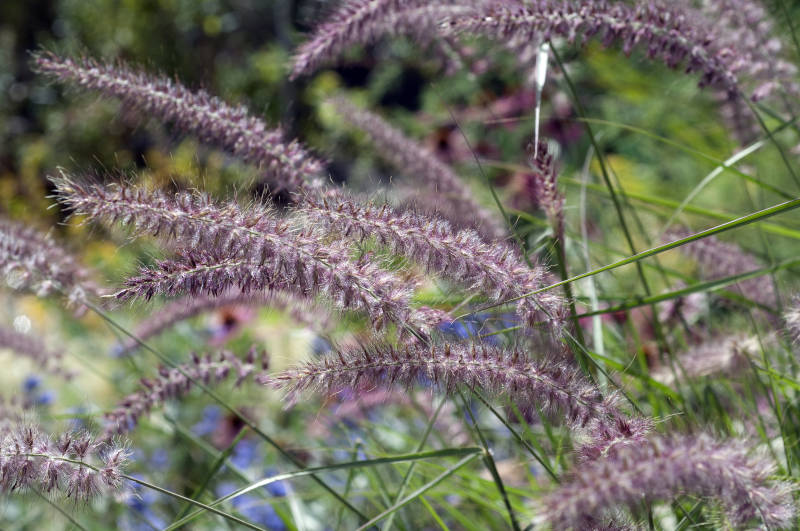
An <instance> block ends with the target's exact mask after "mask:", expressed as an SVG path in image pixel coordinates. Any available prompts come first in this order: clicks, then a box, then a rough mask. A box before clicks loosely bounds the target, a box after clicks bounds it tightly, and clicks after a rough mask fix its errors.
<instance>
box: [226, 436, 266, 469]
mask: <svg viewBox="0 0 800 531" xmlns="http://www.w3.org/2000/svg"><path fill="white" fill-rule="evenodd" d="M258 446H259V445H258V443H257V442H256V441H254V440H252V439H243V440H241V441H239V444H237V445H236V448H234V449H233V455H231V462H232V463H233V464H234V465H236V466H238V467H239V468H248V467H250V466H252V465H254V464H256V460H257V459H258V458H259V457H261V454H260V452H259V451H258Z"/></svg>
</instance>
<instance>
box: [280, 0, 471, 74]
mask: <svg viewBox="0 0 800 531" xmlns="http://www.w3.org/2000/svg"><path fill="white" fill-rule="evenodd" d="M454 3H455V2H451V1H448V0H440V1H439V2H433V3H431V2H430V1H429V0H345V1H344V2H342V4H341V6H339V8H338V9H337V10H336V12H335V13H334V14H333V15H331V17H330V18H329V19H328V20H326V21H325V22H324V23H323V24H321V25H320V26H319V27H318V28H316V29H315V30H314V34H313V35H312V37H311V39H310V40H308V41H306V42H305V43H303V44H302V45H301V46H300V48H299V49H298V51H297V53H296V54H295V56H294V58H293V60H292V73H291V78H290V79H296V78H297V77H299V76H301V75H303V74H308V73H310V72H313V71H314V70H316V69H317V68H319V67H320V66H322V65H323V64H325V63H330V62H333V61H334V60H335V59H336V58H338V57H339V56H341V55H342V53H344V52H345V51H346V50H347V49H348V48H350V47H352V46H354V45H356V44H361V45H365V44H370V43H372V42H374V41H375V40H377V39H378V38H380V37H382V36H383V35H386V34H388V33H395V34H398V33H400V34H411V35H413V36H414V37H416V38H417V39H419V40H423V41H430V40H432V38H433V37H434V36H435V35H436V27H437V24H438V22H439V20H440V18H441V12H446V13H448V14H450V15H452V14H454V13H466V12H469V11H471V9H470V8H469V7H468V6H466V5H461V6H455V5H454V6H450V4H454ZM431 4H434V5H431ZM435 4H441V5H435ZM437 15H438V16H437ZM401 28H402V29H401Z"/></svg>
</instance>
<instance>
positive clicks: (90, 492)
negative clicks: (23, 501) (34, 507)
mask: <svg viewBox="0 0 800 531" xmlns="http://www.w3.org/2000/svg"><path fill="white" fill-rule="evenodd" d="M127 458H128V453H127V451H126V450H125V449H124V447H121V446H116V445H113V444H112V445H105V444H103V443H100V442H98V441H96V440H95V439H93V438H92V437H90V436H89V435H88V434H73V433H66V434H63V435H61V436H59V437H58V439H56V440H54V439H52V438H51V437H49V436H47V435H45V434H43V433H42V432H41V431H40V430H39V428H38V427H36V426H32V425H24V424H18V425H15V426H14V427H12V428H10V429H9V430H8V431H7V432H6V433H5V434H4V435H3V436H2V439H1V440H0V489H1V490H2V491H4V492H14V491H17V490H21V489H25V488H27V487H35V488H38V489H40V490H42V491H44V492H48V493H58V494H61V495H65V496H66V497H68V498H75V499H76V500H89V499H91V498H93V497H95V496H96V495H98V494H100V492H101V491H102V490H109V491H115V490H118V489H120V487H121V486H122V475H121V474H122V468H123V467H124V466H125V464H126V462H127Z"/></svg>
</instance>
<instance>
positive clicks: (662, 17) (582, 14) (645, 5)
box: [443, 0, 739, 95]
mask: <svg viewBox="0 0 800 531" xmlns="http://www.w3.org/2000/svg"><path fill="white" fill-rule="evenodd" d="M443 25H444V26H446V27H447V30H446V31H449V32H453V33H456V34H460V33H467V34H473V35H474V34H477V35H483V36H486V37H489V38H490V39H493V40H495V41H497V42H507V41H511V40H517V41H520V40H522V41H524V42H545V41H547V40H549V39H551V38H553V37H563V38H566V39H567V40H569V41H571V42H574V41H578V40H580V41H582V42H586V41H588V40H589V39H590V38H591V37H594V36H596V37H598V38H599V39H600V40H601V42H602V43H603V45H605V46H610V45H612V44H614V43H621V44H622V49H623V51H624V52H625V53H626V54H630V53H631V52H632V51H633V50H634V49H635V48H638V47H641V48H643V49H644V50H645V51H646V52H647V55H648V56H649V57H650V58H652V59H660V60H661V61H663V62H664V63H665V64H666V65H667V66H668V67H670V68H677V67H678V66H680V65H681V64H683V65H685V69H686V71H687V72H699V73H700V74H701V78H700V85H701V86H713V87H718V88H723V89H725V90H727V91H728V92H729V93H731V94H732V95H733V94H737V93H738V91H739V89H738V80H737V76H736V73H737V70H738V66H739V65H738V63H737V59H738V56H737V54H736V53H735V51H734V50H732V49H731V48H729V47H727V46H723V45H720V44H719V43H718V42H717V41H715V40H714V39H712V38H710V35H712V32H711V31H710V28H709V27H708V26H707V25H706V24H705V23H704V18H703V17H702V16H695V12H694V10H691V9H690V8H689V7H688V6H686V5H683V6H677V7H676V6H674V5H671V4H669V3H665V2H663V3H662V2H639V3H636V4H635V5H631V4H628V3H624V2H607V1H602V0H601V1H596V2H571V1H562V0H534V1H530V2H527V1H526V2H523V1H520V0H508V1H504V2H493V3H491V4H490V5H489V7H488V8H486V9H483V10H480V12H478V13H476V14H474V15H468V16H460V17H453V18H452V19H451V20H449V21H447V22H445V23H444V24H443Z"/></svg>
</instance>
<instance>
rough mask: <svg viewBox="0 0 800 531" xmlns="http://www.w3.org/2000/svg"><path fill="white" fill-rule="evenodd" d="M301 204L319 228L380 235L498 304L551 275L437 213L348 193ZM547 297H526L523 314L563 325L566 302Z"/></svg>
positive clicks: (308, 199)
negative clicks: (369, 201) (361, 199)
mask: <svg viewBox="0 0 800 531" xmlns="http://www.w3.org/2000/svg"><path fill="white" fill-rule="evenodd" d="M299 208H300V211H301V212H302V213H303V214H304V215H305V216H306V217H307V218H308V220H309V223H310V224H311V225H313V226H315V227H328V230H333V231H335V232H337V233H340V234H342V235H344V236H346V237H351V238H353V237H354V238H357V239H360V240H363V239H366V238H370V237H374V238H376V239H377V241H378V242H380V243H381V244H384V245H388V246H390V247H391V249H392V251H393V252H394V253H396V254H400V255H403V256H406V257H409V258H411V259H413V260H415V261H417V262H419V263H420V264H422V265H423V266H424V267H425V268H426V269H427V270H428V271H429V272H432V273H435V274H438V275H441V276H443V277H445V278H448V279H450V280H453V281H455V282H456V283H458V284H460V285H462V286H464V287H466V288H468V289H469V290H477V291H479V292H481V293H484V294H485V295H487V296H488V297H489V299H490V300H491V301H493V302H499V301H502V300H505V299H511V298H515V297H518V296H520V295H522V294H524V293H526V292H529V291H533V290H535V289H537V288H539V287H542V285H543V283H544V279H545V277H546V275H545V270H544V269H543V268H540V267H538V266H534V267H533V268H529V267H528V266H527V265H525V263H523V262H522V258H521V257H520V256H519V253H517V252H516V251H515V250H514V249H513V248H511V247H510V246H508V245H506V244H505V243H502V242H493V243H486V242H485V241H483V240H482V239H481V237H480V236H479V235H478V234H477V233H476V232H475V231H473V230H471V229H463V230H458V231H456V230H454V229H453V228H452V227H451V226H450V224H449V223H448V222H447V221H445V220H443V219H438V218H436V217H428V216H422V215H419V214H415V213H413V212H409V211H406V212H402V213H398V212H395V211H394V210H393V209H392V208H391V207H389V206H388V205H386V204H383V205H381V206H373V205H370V204H358V203H356V202H355V201H353V200H351V199H349V198H347V197H346V196H344V195H343V194H338V195H336V196H333V197H328V198H322V199H320V198H318V197H315V196H306V197H305V198H304V199H303V200H301V201H300V202H299ZM543 295H544V297H542V298H541V299H540V300H533V298H531V300H528V299H523V300H522V301H521V307H520V308H521V313H523V314H525V313H526V312H528V311H530V312H534V313H537V312H538V313H539V314H541V315H542V316H545V315H546V314H548V313H549V314H550V315H552V316H553V323H554V324H555V325H560V321H559V319H560V316H561V315H562V314H563V312H564V309H563V301H562V300H561V299H560V298H558V297H556V296H553V295H552V294H549V293H545V294H543ZM537 305H538V307H537ZM525 317H527V315H525ZM543 318H544V317H543Z"/></svg>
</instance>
